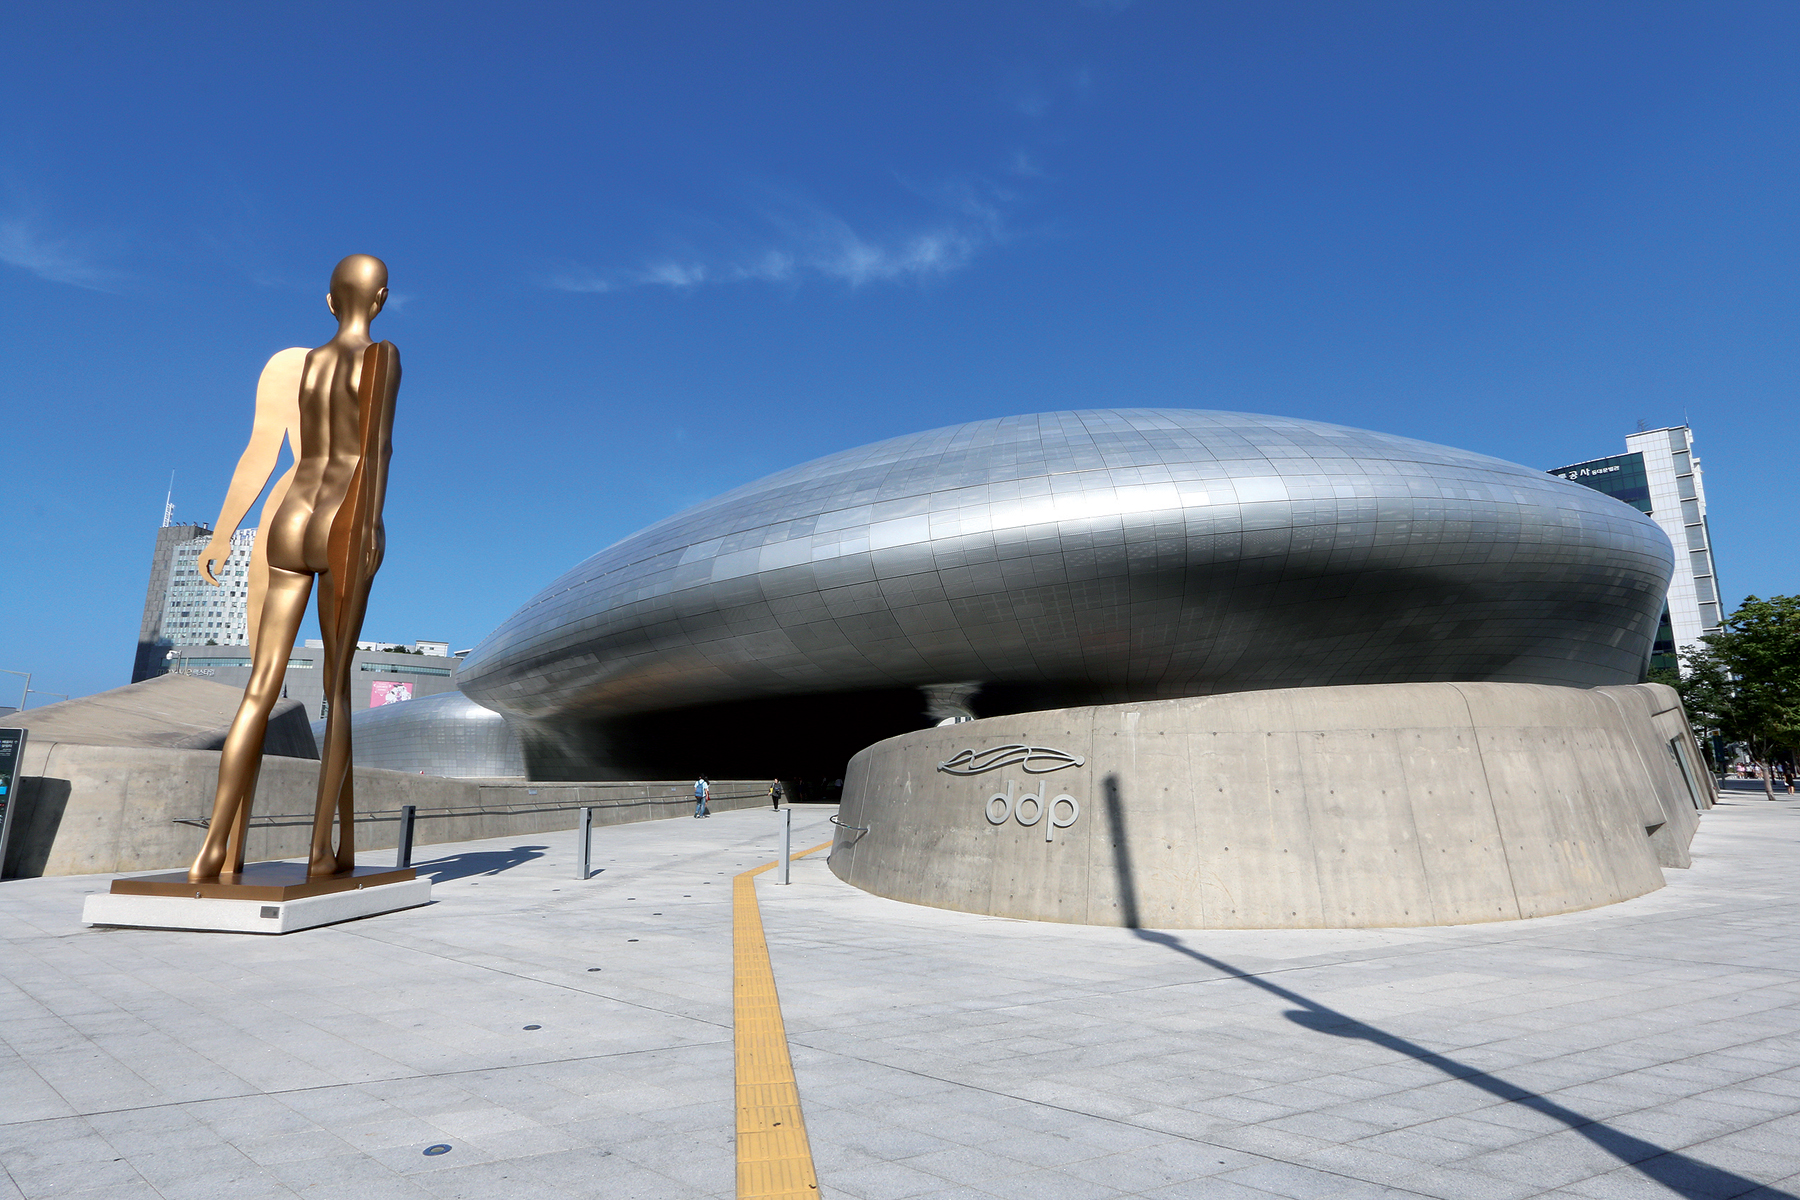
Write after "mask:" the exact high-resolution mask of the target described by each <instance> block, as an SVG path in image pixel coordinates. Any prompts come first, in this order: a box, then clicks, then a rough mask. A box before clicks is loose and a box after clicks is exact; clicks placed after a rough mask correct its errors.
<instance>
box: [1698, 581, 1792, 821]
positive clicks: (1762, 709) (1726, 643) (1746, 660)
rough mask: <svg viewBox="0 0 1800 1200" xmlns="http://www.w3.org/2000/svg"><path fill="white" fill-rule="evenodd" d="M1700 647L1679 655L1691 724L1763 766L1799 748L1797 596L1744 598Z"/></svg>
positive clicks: (1766, 773)
mask: <svg viewBox="0 0 1800 1200" xmlns="http://www.w3.org/2000/svg"><path fill="white" fill-rule="evenodd" d="M1700 641H1701V643H1702V645H1699V646H1689V647H1687V648H1686V649H1685V650H1683V651H1682V652H1681V663H1682V666H1683V667H1684V668H1685V671H1684V673H1683V677H1682V678H1681V680H1680V681H1679V682H1678V683H1676V684H1675V685H1674V686H1675V687H1676V690H1678V691H1679V692H1680V693H1681V702H1682V704H1683V705H1684V706H1686V708H1687V710H1688V719H1689V720H1690V721H1692V722H1693V723H1694V724H1695V725H1696V726H1698V727H1701V728H1704V729H1706V730H1708V731H1710V732H1713V733H1717V734H1718V735H1719V736H1720V737H1723V738H1725V739H1726V740H1727V741H1732V742H1741V743H1743V744H1744V746H1745V747H1746V748H1747V749H1748V750H1749V752H1750V757H1751V758H1752V759H1754V760H1755V761H1756V762H1758V763H1761V764H1763V765H1764V766H1765V768H1766V767H1767V765H1768V764H1769V763H1771V762H1773V761H1774V760H1776V759H1777V758H1780V757H1781V756H1782V754H1783V752H1784V751H1787V752H1791V751H1792V750H1793V748H1794V747H1795V746H1796V745H1800V596H1775V597H1772V598H1770V599H1768V600H1761V599H1758V598H1757V597H1755V596H1751V597H1748V598H1747V599H1746V600H1745V601H1744V603H1743V604H1742V605H1740V606H1739V607H1738V609H1737V611H1736V612H1734V613H1732V614H1731V615H1730V616H1729V617H1726V618H1725V620H1724V622H1723V624H1722V626H1721V627H1720V629H1719V630H1718V632H1716V633H1709V634H1707V635H1706V636H1705V637H1703V638H1701V639H1700ZM1762 774H1763V785H1764V788H1765V790H1769V791H1770V794H1771V795H1772V794H1773V791H1772V789H1771V788H1770V784H1769V774H1770V772H1769V771H1768V770H1766V769H1765V770H1764V771H1763V773H1762Z"/></svg>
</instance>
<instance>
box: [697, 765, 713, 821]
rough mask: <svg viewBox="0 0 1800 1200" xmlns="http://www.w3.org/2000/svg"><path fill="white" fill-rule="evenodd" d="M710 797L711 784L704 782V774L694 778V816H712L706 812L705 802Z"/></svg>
mask: <svg viewBox="0 0 1800 1200" xmlns="http://www.w3.org/2000/svg"><path fill="white" fill-rule="evenodd" d="M711 798H712V784H710V783H708V782H706V776H704V775H702V776H701V777H700V778H698V779H696V780H694V816H695V817H696V818H699V817H710V816H712V813H710V812H708V811H707V808H706V802H707V800H709V799H711Z"/></svg>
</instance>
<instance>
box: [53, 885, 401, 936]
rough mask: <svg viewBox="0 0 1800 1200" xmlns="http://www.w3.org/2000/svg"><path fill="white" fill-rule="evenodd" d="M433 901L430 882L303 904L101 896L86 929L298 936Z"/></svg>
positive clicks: (87, 910)
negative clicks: (124, 927) (105, 927)
mask: <svg viewBox="0 0 1800 1200" xmlns="http://www.w3.org/2000/svg"><path fill="white" fill-rule="evenodd" d="M430 902H431V880H429V879H409V880H406V881H404V882H402V883H384V884H381V885H379V886H377V887H367V888H354V889H351V890H349V891H343V892H330V893H327V894H326V895H323V896H304V897H302V898H300V899H298V900H269V901H262V900H226V899H220V898H217V897H205V898H200V897H195V896H121V895H114V894H113V893H111V892H96V893H94V894H93V895H91V896H89V897H88V898H87V902H86V903H85V904H83V905H82V906H81V920H82V922H83V923H84V924H87V925H132V926H140V927H143V928H149V929H199V930H218V931H221V932H227V933H293V932H294V931H295V930H299V929H312V928H314V927H315V926H318V925H334V924H336V923H337V922H339V921H354V920H356V919H357V918H358V917H372V916H376V915H377V914H380V913H388V912H397V911H399V910H400V909H403V908H417V907H418V906H419V905H421V904H429V903H430Z"/></svg>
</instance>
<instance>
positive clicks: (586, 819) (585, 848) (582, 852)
mask: <svg viewBox="0 0 1800 1200" xmlns="http://www.w3.org/2000/svg"><path fill="white" fill-rule="evenodd" d="M576 836H577V838H578V839H579V845H577V847H576V853H575V858H576V860H577V862H578V863H579V866H578V867H577V870H579V872H580V874H578V875H576V876H575V878H577V879H586V878H587V877H588V876H589V875H591V874H592V873H593V872H591V871H590V870H589V869H588V864H589V862H590V861H591V858H592V855H593V845H594V810H593V809H591V808H583V809H582V810H581V830H580V832H579V833H578V834H577V835H576Z"/></svg>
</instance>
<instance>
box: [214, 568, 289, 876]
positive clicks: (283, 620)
mask: <svg viewBox="0 0 1800 1200" xmlns="http://www.w3.org/2000/svg"><path fill="white" fill-rule="evenodd" d="M311 592H312V576H311V575H306V574H302V573H299V572H295V571H283V570H281V569H279V568H273V567H272V568H270V570H269V591H268V594H267V595H266V596H265V597H264V599H263V619H262V622H261V624H260V626H259V628H258V629H257V637H256V646H255V648H254V650H253V653H252V658H251V667H250V682H249V683H248V684H246V685H245V686H244V699H243V702H242V703H240V704H239V705H238V711H237V716H236V717H234V718H233V719H232V722H231V730H230V732H228V733H227V734H226V735H225V746H224V749H223V750H222V751H221V752H220V754H219V787H218V790H217V791H216V792H214V793H213V810H212V821H211V823H210V824H209V825H208V826H207V830H206V841H205V842H204V843H202V845H201V847H200V853H199V854H198V855H196V856H195V858H194V863H193V865H192V866H191V867H189V868H188V880H189V881H190V882H193V883H201V882H204V881H207V880H213V879H217V878H218V877H219V870H220V868H222V867H223V866H224V865H225V863H226V857H227V850H228V847H229V843H230V840H231V835H232V831H233V830H234V829H235V828H236V827H237V824H238V817H239V813H240V811H244V810H247V809H248V807H249V804H250V798H251V796H252V794H253V792H254V791H255V788H256V776H257V772H258V770H259V769H260V768H261V766H262V748H263V738H264V736H265V735H266V734H267V733H268V730H269V713H270V711H271V710H273V709H274V707H275V702H276V701H277V700H279V699H281V681H282V679H283V677H284V676H285V675H286V674H287V661H288V654H289V652H290V651H292V650H293V648H294V635H295V634H297V633H299V632H300V619H301V618H302V617H303V616H305V615H306V601H307V597H308V596H309V594H310V593H311ZM240 853H241V852H240Z"/></svg>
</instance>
